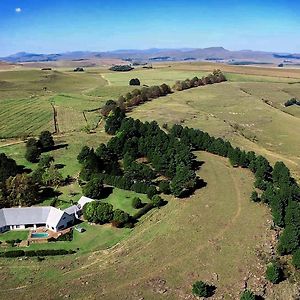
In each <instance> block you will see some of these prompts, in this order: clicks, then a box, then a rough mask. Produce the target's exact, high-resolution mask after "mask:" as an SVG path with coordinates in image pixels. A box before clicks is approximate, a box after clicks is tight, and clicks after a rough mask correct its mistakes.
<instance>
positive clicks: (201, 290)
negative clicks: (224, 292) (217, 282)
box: [192, 281, 213, 297]
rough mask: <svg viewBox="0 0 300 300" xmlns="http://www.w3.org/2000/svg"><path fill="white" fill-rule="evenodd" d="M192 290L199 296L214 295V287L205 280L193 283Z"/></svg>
mask: <svg viewBox="0 0 300 300" xmlns="http://www.w3.org/2000/svg"><path fill="white" fill-rule="evenodd" d="M192 292H193V294H194V295H195V296H198V297H210V296H212V295H213V288H212V286H210V285H209V284H207V283H205V282H203V281H196V282H195V283H194V284H193V287H192Z"/></svg>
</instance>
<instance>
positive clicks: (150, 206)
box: [132, 203, 153, 220]
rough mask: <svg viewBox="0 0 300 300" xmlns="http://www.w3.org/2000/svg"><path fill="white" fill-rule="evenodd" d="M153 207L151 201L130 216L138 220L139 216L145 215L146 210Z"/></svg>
mask: <svg viewBox="0 0 300 300" xmlns="http://www.w3.org/2000/svg"><path fill="white" fill-rule="evenodd" d="M152 208H153V204H152V203H147V204H146V205H145V206H144V207H143V208H141V209H140V210H139V211H138V212H137V213H136V214H135V215H133V216H132V219H133V220H138V219H139V218H140V217H142V216H143V215H145V214H146V213H147V212H148V211H150V210H151V209H152Z"/></svg>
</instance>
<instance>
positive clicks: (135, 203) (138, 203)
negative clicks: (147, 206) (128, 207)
mask: <svg viewBox="0 0 300 300" xmlns="http://www.w3.org/2000/svg"><path fill="white" fill-rule="evenodd" d="M132 207H133V208H141V207H143V203H142V201H141V199H140V198H138V197H134V198H133V199H132Z"/></svg>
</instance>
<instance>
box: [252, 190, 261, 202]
mask: <svg viewBox="0 0 300 300" xmlns="http://www.w3.org/2000/svg"><path fill="white" fill-rule="evenodd" d="M251 200H252V201H253V202H259V201H260V198H259V197H258V193H257V192H256V191H253V192H252V194H251Z"/></svg>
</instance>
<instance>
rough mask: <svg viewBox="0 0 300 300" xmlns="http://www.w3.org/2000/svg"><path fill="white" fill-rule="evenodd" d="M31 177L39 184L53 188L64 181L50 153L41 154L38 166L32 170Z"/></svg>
mask: <svg viewBox="0 0 300 300" xmlns="http://www.w3.org/2000/svg"><path fill="white" fill-rule="evenodd" d="M31 177H32V179H33V180H34V182H35V183H37V184H38V185H40V186H50V187H55V188H57V187H58V186H59V185H61V184H63V183H64V181H65V180H64V178H63V176H62V174H61V173H60V171H59V169H58V168H57V166H56V165H55V164H54V158H53V157H52V156H50V155H43V156H42V157H41V158H40V160H39V163H38V167H37V168H36V169H35V170H34V171H33V172H32V174H31Z"/></svg>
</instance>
